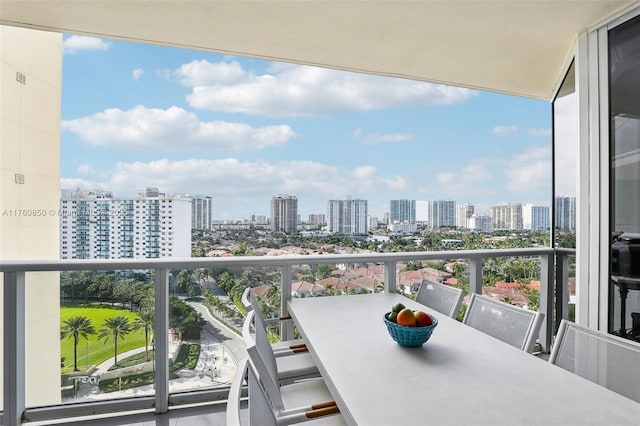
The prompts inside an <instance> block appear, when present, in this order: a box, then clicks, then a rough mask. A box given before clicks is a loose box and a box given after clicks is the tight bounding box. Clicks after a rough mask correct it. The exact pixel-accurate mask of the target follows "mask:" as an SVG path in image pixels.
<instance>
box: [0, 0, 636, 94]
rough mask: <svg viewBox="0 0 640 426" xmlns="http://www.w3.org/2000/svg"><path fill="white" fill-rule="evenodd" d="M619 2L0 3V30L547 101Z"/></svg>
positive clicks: (622, 4) (622, 1) (624, 1)
mask: <svg viewBox="0 0 640 426" xmlns="http://www.w3.org/2000/svg"><path fill="white" fill-rule="evenodd" d="M634 3H637V4H640V3H639V2H637V1H635V0H634V1H631V0H584V1H578V0H576V1H559V0H510V1H501V0H495V1H482V0H458V1H452V0H414V1H397V0H395V1H391V0H377V1H360V0H353V1H319V0H307V1H298V0H289V1H270V0H260V1H257V0H247V1H202V0H200V1H196V0H180V1H178V0H176V1H173V0H166V1H145V0H117V1H116V0H113V1H108V0H105V1H100V0H83V1H68V0H43V1H38V0H30V1H25V0H17V1H16V0H0V22H1V23H2V24H6V25H17V26H23V27H29V28H36V29H43V30H50V31H57V32H64V33H75V34H84V35H91V36H96V37H103V38H114V39H123V40H129V41H137V42H144V43H153V44H163V45H171V46H177V47H183V48H189V49H201V50H207V51H214V52H220V53H225V54H231V55H241V56H250V57H256V58H264V59H270V60H276V61H286V62H294V63H301V64H309V65H316V66H322V67H328V68H335V69H341V70H352V71H359V72H366V73H373V74H381V75H388V76H398V77H405V78H410V79H415V80H423V81H430V82H440V83H445V84H451V85H456V86H463V87H471V88H478V89H485V90H491V91H496V92H502V93H509V94H515V95H521V96H526V97H532V98H538V99H551V97H552V96H553V93H554V90H555V88H556V85H557V82H558V80H559V79H560V77H561V74H562V72H563V69H564V67H565V66H566V64H567V61H568V58H570V56H571V54H572V48H573V43H574V41H575V39H576V37H577V35H578V34H579V33H581V32H582V31H584V30H585V29H588V28H590V27H592V26H594V25H596V24H598V23H600V22H602V21H603V20H604V19H606V18H608V17H610V16H612V15H614V14H615V13H617V12H619V11H621V10H624V9H625V8H627V7H629V6H630V5H632V4H634Z"/></svg>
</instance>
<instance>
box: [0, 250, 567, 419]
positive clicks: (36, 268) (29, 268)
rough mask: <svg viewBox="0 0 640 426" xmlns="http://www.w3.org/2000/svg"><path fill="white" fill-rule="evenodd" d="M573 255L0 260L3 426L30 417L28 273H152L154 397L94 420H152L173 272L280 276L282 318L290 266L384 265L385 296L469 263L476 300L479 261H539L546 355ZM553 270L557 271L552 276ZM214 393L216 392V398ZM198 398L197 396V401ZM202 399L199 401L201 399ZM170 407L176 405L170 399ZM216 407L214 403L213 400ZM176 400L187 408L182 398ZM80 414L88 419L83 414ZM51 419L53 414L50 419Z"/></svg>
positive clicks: (162, 374) (163, 377)
mask: <svg viewBox="0 0 640 426" xmlns="http://www.w3.org/2000/svg"><path fill="white" fill-rule="evenodd" d="M573 254H575V250H571V249H561V250H554V249H552V248H517V249H496V250H452V251H429V252H399V253H364V254H324V255H297V256H239V257H219V258H188V259H174V258H170V259H119V260H103V259H91V260H88V259H82V260H3V261H2V263H0V272H2V273H3V277H4V308H3V315H4V326H3V333H4V335H3V339H4V354H3V355H4V360H3V363H4V378H3V379H4V380H3V381H4V401H3V403H4V406H3V408H4V410H3V413H2V422H3V424H4V425H7V426H14V425H16V426H17V425H20V424H21V423H22V422H23V421H25V419H26V420H33V419H29V418H28V417H29V416H28V413H29V410H27V409H26V407H25V378H26V376H25V341H24V335H25V329H24V327H25V304H26V301H25V279H26V276H27V275H26V274H27V273H28V272H43V271H78V270H88V271H130V270H152V271H154V272H155V299H156V300H155V309H156V323H155V328H154V336H155V338H156V340H155V350H156V369H155V373H154V374H155V377H154V380H155V397H153V398H144V399H140V400H138V402H137V403H133V404H132V402H131V401H128V402H125V401H126V400H113V401H109V402H101V403H100V404H99V405H100V407H101V408H100V409H98V410H96V407H93V409H94V410H95V411H94V412H106V411H110V410H111V411H112V412H120V411H127V410H128V409H130V407H131V406H136V407H138V408H141V409H144V408H146V409H153V410H155V412H156V413H165V412H167V410H168V408H169V405H170V402H171V399H170V395H169V372H168V371H169V356H168V354H169V342H168V333H167V330H168V328H169V302H168V301H169V272H170V271H171V270H179V269H188V270H193V269H199V268H225V267H227V268H230V267H272V268H281V282H280V284H281V298H282V300H281V306H282V312H281V314H282V315H287V314H288V312H287V302H288V300H289V299H290V298H291V284H292V276H293V266H296V265H318V264H364V263H376V264H382V265H384V291H385V292H396V291H397V281H396V279H397V274H398V272H399V271H398V270H397V264H398V263H400V262H409V261H428V260H468V261H469V281H470V285H469V292H470V293H482V267H483V260H484V259H489V258H499V257H513V258H516V257H536V258H539V259H540V281H541V284H540V312H542V313H543V314H545V321H544V323H543V326H542V328H541V331H540V336H539V341H540V344H541V348H542V350H543V351H545V352H548V351H549V349H550V344H551V340H552V335H553V331H554V325H555V323H559V319H558V318H560V319H561V318H564V317H566V313H567V308H566V303H567V296H566V295H565V294H561V293H562V292H566V289H567V284H566V277H567V272H566V271H567V259H568V256H571V255H573ZM554 265H555V268H554ZM557 280H561V282H556V281H557ZM280 332H281V336H282V338H283V339H290V338H292V336H293V329H292V326H291V325H287V324H286V322H285V323H284V324H283V326H282V328H281V330H280ZM215 392H217V393H219V392H220V391H219V390H217V391H215ZM200 394H201V393H200ZM200 398H201V397H200ZM174 399H175V398H174ZM214 399H217V400H219V399H220V398H219V395H218V396H217V397H216V398H214ZM181 400H188V398H182V399H181ZM87 404H89V405H88V406H86V408H87V409H85V410H78V412H82V413H86V412H87V411H91V408H89V406H90V405H91V404H90V403H87ZM30 410H32V411H33V412H34V417H37V418H38V419H42V418H47V415H48V414H47V413H49V415H50V416H51V417H50V418H52V419H53V418H66V417H67V416H68V415H69V413H70V409H69V408H68V407H67V408H64V406H54V407H50V411H48V408H47V407H39V408H37V409H30ZM56 413H57V414H56Z"/></svg>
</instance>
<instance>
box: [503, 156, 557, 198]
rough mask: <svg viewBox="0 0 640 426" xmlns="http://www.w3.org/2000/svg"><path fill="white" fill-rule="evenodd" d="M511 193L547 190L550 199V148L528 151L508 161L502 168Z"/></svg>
mask: <svg viewBox="0 0 640 426" xmlns="http://www.w3.org/2000/svg"><path fill="white" fill-rule="evenodd" d="M504 173H505V176H506V177H507V179H508V181H507V189H508V190H509V191H511V192H521V191H523V190H528V191H531V190H534V191H535V190H540V189H543V188H549V197H551V147H547V146H543V147H536V148H532V149H529V150H527V151H525V152H523V153H521V154H518V155H516V156H514V157H512V158H511V159H509V160H508V164H507V165H506V167H505V168H504Z"/></svg>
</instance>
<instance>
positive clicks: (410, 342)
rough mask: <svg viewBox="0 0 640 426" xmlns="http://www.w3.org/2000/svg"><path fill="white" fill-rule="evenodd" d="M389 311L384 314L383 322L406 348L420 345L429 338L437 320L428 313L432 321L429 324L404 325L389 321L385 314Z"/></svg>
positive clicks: (395, 338)
mask: <svg viewBox="0 0 640 426" xmlns="http://www.w3.org/2000/svg"><path fill="white" fill-rule="evenodd" d="M390 313H391V312H387V313H386V314H384V323H385V324H386V325H387V330H388V331H389V334H390V335H391V337H392V338H393V340H395V341H396V342H398V344H399V345H400V346H405V347H408V348H417V347H419V346H422V345H423V344H424V343H425V342H426V341H427V340H429V338H430V337H431V333H433V329H434V328H436V326H437V325H438V320H437V319H436V317H434V316H433V315H430V314H428V315H429V316H430V317H431V320H432V323H431V325H427V326H424V327H409V326H406V325H400V324H396V323H395V322H392V321H389V320H388V319H387V316H388V315H389V314H390Z"/></svg>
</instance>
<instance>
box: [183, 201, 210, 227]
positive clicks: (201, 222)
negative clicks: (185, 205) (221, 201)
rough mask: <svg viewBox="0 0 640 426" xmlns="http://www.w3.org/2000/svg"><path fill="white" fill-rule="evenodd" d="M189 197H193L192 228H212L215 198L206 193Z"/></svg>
mask: <svg viewBox="0 0 640 426" xmlns="http://www.w3.org/2000/svg"><path fill="white" fill-rule="evenodd" d="M188 197H189V198H190V199H191V228H193V229H210V228H211V221H212V218H213V207H212V206H213V199H212V198H211V197H209V196H205V195H192V196H188Z"/></svg>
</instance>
